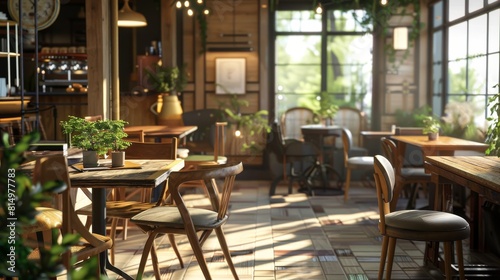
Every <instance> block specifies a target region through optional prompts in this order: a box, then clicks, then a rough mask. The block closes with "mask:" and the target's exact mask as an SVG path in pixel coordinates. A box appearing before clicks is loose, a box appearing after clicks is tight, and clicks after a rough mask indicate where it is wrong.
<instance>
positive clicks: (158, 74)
mask: <svg viewBox="0 0 500 280" xmlns="http://www.w3.org/2000/svg"><path fill="white" fill-rule="evenodd" d="M153 69H154V70H151V69H148V68H145V69H144V70H145V72H146V75H147V78H148V81H149V82H150V83H151V85H152V86H153V87H154V90H155V91H157V92H159V93H170V94H172V95H175V94H178V93H181V92H182V91H183V90H184V87H185V86H186V84H187V80H188V73H187V71H186V66H185V65H184V66H182V67H178V66H174V67H169V66H163V65H162V64H161V61H160V62H159V63H155V64H153Z"/></svg>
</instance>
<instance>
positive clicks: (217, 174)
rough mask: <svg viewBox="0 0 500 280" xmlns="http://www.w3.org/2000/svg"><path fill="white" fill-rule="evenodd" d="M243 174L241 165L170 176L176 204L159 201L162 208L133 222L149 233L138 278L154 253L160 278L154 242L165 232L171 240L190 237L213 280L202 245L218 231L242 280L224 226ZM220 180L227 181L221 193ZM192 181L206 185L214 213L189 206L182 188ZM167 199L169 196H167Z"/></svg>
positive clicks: (171, 192)
mask: <svg viewBox="0 0 500 280" xmlns="http://www.w3.org/2000/svg"><path fill="white" fill-rule="evenodd" d="M242 171H243V164H242V163H241V162H240V163H238V164H228V165H218V166H210V167H206V168H201V169H199V170H189V171H180V172H172V173H171V174H170V176H169V183H168V191H169V193H170V195H171V197H172V199H173V202H174V205H162V202H160V201H159V202H158V204H157V206H158V207H153V208H151V209H148V210H146V211H143V212H141V213H139V214H137V215H135V216H134V217H132V219H131V221H132V222H134V223H135V224H136V225H137V226H139V227H140V228H141V229H142V230H144V231H145V232H147V233H148V239H147V241H146V244H145V245H144V250H143V254H142V258H141V262H140V264H139V270H138V272H137V277H136V279H141V278H142V275H143V272H144V267H145V265H146V261H147V259H148V255H149V253H150V252H151V258H152V261H153V267H154V269H155V276H156V279H160V275H159V269H158V263H157V262H158V258H157V254H156V248H155V246H154V240H155V238H156V237H157V235H158V234H162V233H166V234H168V235H169V237H170V236H172V235H173V234H185V235H187V237H188V240H189V243H190V244H191V248H192V249H193V252H194V255H195V257H196V260H197V261H198V264H199V266H200V268H201V270H202V271H203V275H204V276H205V279H212V277H211V276H210V271H209V269H208V267H207V263H206V260H205V257H204V255H203V250H202V246H203V243H204V242H205V241H206V240H207V238H208V237H209V235H210V234H211V233H212V231H214V230H215V233H216V234H217V238H218V240H219V243H220V246H221V249H222V252H223V253H224V258H225V259H226V261H227V263H228V266H229V268H230V270H231V272H232V274H233V277H234V278H235V279H238V275H237V273H236V269H235V267H234V264H233V261H232V259H231V253H230V252H229V248H228V245H227V242H226V239H225V237H224V232H223V230H222V226H223V225H224V224H225V223H226V222H227V219H228V217H229V216H228V209H229V200H230V197H231V192H232V190H233V185H234V181H235V177H236V175H237V174H239V173H241V172H242ZM216 179H223V180H224V184H223V186H222V188H221V191H220V193H219V191H218V190H219V188H218V186H217V184H216ZM191 181H203V182H204V187H205V188H206V190H207V193H209V198H210V202H211V205H212V209H211V210H208V209H202V208H188V207H187V206H186V204H185V203H184V200H183V198H182V195H181V192H180V188H181V185H183V184H185V183H186V182H191ZM163 197H166V194H164V195H163ZM197 232H201V235H200V237H198V235H197ZM172 246H175V243H172Z"/></svg>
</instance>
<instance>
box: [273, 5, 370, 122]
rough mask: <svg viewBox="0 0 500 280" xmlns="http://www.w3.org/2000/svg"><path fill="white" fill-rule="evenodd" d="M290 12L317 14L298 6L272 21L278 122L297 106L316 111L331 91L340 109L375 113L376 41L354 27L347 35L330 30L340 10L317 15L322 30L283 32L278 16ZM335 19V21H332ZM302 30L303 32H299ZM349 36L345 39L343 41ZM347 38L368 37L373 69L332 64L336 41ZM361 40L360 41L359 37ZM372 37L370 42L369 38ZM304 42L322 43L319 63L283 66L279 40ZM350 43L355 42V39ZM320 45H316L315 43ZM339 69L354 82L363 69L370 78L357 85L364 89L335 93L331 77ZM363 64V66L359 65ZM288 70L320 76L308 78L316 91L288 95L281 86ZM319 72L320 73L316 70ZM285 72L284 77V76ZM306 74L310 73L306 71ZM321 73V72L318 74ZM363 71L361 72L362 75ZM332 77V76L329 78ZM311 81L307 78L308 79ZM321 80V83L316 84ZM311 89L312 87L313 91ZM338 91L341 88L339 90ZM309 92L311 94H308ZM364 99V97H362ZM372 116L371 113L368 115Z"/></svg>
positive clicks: (286, 10) (318, 58)
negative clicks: (298, 69) (322, 94)
mask: <svg viewBox="0 0 500 280" xmlns="http://www.w3.org/2000/svg"><path fill="white" fill-rule="evenodd" d="M288 11H295V12H304V13H313V12H312V11H311V7H310V5H306V6H295V7H281V8H279V9H277V10H276V11H275V12H274V13H272V14H273V15H272V16H271V18H270V23H271V30H273V32H271V38H270V42H272V43H271V44H270V46H271V49H272V50H273V51H272V52H271V53H272V55H271V56H270V61H271V62H272V64H271V65H273V68H272V69H273V71H271V72H272V76H271V77H272V78H271V79H270V83H271V84H270V88H271V89H274V91H273V94H271V98H272V99H273V100H271V104H273V105H274V108H275V110H274V112H275V116H273V117H274V118H275V119H278V118H279V117H280V116H281V114H282V113H283V112H284V111H285V110H286V109H288V108H291V107H295V106H305V107H314V106H315V99H316V96H317V95H318V94H319V92H320V91H327V92H328V94H333V95H335V99H336V100H338V104H339V105H349V106H351V107H357V108H359V109H361V110H363V111H367V110H371V107H372V68H373V58H372V55H371V53H370V52H371V50H372V49H373V37H372V35H371V34H369V33H367V32H366V31H364V30H361V29H360V28H357V29H356V27H353V28H352V30H349V31H345V30H343V31H342V30H341V31H339V30H329V29H333V28H331V26H334V22H330V21H329V18H328V17H329V16H330V17H331V16H332V15H333V13H337V12H338V13H341V11H339V10H335V11H334V10H331V11H326V10H325V11H323V13H322V14H321V15H317V16H318V17H320V18H321V19H320V22H321V29H319V30H317V29H316V30H307V28H304V29H305V30H279V29H280V28H279V26H278V27H277V26H276V18H277V17H279V14H278V15H277V13H280V12H288ZM342 13H346V14H347V13H350V12H345V11H344V12H342ZM331 18H333V17H331ZM298 29H300V28H298ZM342 36H345V37H342ZM347 36H351V37H352V38H358V37H359V38H361V37H364V38H365V41H368V42H369V47H368V48H366V49H365V51H366V52H367V53H369V63H367V64H369V69H368V70H366V69H365V68H366V67H367V66H366V65H356V64H355V63H354V64H352V65H348V64H347V63H345V64H341V63H338V62H336V63H337V64H335V63H334V62H333V61H332V55H329V53H330V54H331V53H332V50H331V48H332V45H334V44H333V43H331V41H332V40H335V38H340V37H342V38H348V37H347ZM356 36H358V37H356ZM367 36H369V38H368V39H366V37H367ZM286 37H289V38H294V37H295V38H303V39H304V40H306V39H308V38H312V41H314V40H317V38H319V41H320V43H319V44H320V48H319V54H318V56H317V59H315V60H314V62H308V63H304V64H303V65H299V64H296V65H292V64H287V63H283V61H280V59H279V58H278V59H276V57H277V56H278V55H279V54H278V53H277V52H278V51H277V48H276V45H279V43H280V42H279V40H281V39H282V38H286ZM352 38H351V39H347V40H351V41H353V40H354V39H352ZM315 42H316V41H315ZM334 64H335V66H337V68H341V67H343V68H344V69H342V71H343V72H342V73H343V74H346V75H349V74H350V75H351V77H349V78H348V79H350V81H352V79H356V77H354V78H353V77H352V76H353V74H352V72H353V70H351V68H356V67H357V68H360V69H364V72H366V73H367V75H368V76H366V77H364V78H362V79H363V82H361V83H357V84H362V86H358V87H356V85H352V82H351V85H350V87H351V88H349V89H348V90H345V91H339V90H335V89H334V87H333V86H332V83H331V82H330V81H329V79H331V77H332V76H333V70H332V69H333V68H334ZM358 64H359V63H358ZM286 67H303V68H304V69H307V71H309V72H310V71H313V72H314V73H315V74H314V75H315V76H316V78H314V77H311V76H312V75H308V76H309V77H308V78H309V79H313V81H309V82H310V83H311V84H314V87H313V89H312V90H311V89H309V92H304V91H300V90H297V92H294V91H287V89H286V87H283V85H280V78H279V76H280V74H283V72H285V70H286ZM314 69H317V70H314ZM280 71H281V73H280ZM305 71H306V70H305ZM316 71H317V72H316ZM359 72H360V71H357V73H359ZM329 75H330V76H329ZM305 78H307V77H305ZM316 79H317V80H316ZM310 88H311V87H310ZM337 88H338V87H337ZM306 91H307V90H306ZM354 91H363V92H360V93H359V94H358V93H357V92H355V93H354V94H353V93H352V92H354ZM360 96H361V97H360ZM367 115H368V116H369V115H370V113H368V114H367Z"/></svg>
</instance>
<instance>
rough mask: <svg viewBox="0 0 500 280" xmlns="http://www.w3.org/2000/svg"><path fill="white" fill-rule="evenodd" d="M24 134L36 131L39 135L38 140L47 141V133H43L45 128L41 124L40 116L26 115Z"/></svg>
mask: <svg viewBox="0 0 500 280" xmlns="http://www.w3.org/2000/svg"><path fill="white" fill-rule="evenodd" d="M24 118H25V122H26V132H32V131H35V130H36V131H38V132H39V133H40V140H47V133H45V127H44V126H43V123H42V116H38V118H37V116H36V115H26V116H25V117H24Z"/></svg>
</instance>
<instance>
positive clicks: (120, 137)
mask: <svg viewBox="0 0 500 280" xmlns="http://www.w3.org/2000/svg"><path fill="white" fill-rule="evenodd" d="M104 122H105V123H106V125H107V129H106V130H107V132H108V133H106V134H105V136H106V138H107V139H106V141H109V142H110V143H111V145H112V150H113V151H120V150H124V149H126V148H127V147H128V146H130V145H131V144H132V143H130V142H129V141H127V140H125V137H127V136H128V135H127V133H125V131H124V129H125V125H126V124H128V122H126V121H124V120H108V121H104Z"/></svg>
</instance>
